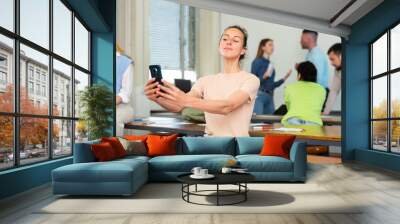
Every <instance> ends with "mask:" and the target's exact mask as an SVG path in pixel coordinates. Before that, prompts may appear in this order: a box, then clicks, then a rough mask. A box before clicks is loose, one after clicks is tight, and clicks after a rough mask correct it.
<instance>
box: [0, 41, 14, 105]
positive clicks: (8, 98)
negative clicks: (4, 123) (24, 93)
mask: <svg viewBox="0 0 400 224" xmlns="http://www.w3.org/2000/svg"><path fill="white" fill-rule="evenodd" d="M13 48H14V44H13V40H12V39H10V38H7V37H5V36H3V35H0V111H1V112H13V111H14V73H13V64H14V63H13V62H14V54H13Z"/></svg>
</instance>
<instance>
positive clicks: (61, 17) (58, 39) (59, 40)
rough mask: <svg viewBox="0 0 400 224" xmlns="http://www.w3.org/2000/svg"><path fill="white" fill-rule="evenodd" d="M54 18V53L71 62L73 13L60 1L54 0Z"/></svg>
mask: <svg viewBox="0 0 400 224" xmlns="http://www.w3.org/2000/svg"><path fill="white" fill-rule="evenodd" d="M53 17H54V20H53V43H54V46H53V51H54V52H55V53H57V54H59V55H61V56H63V57H65V58H67V59H68V60H71V59H72V58H71V51H72V42H71V41H72V40H71V38H72V24H71V18H72V12H71V11H70V10H69V9H68V8H67V7H66V6H65V5H64V4H63V3H62V2H61V1H60V0H53Z"/></svg>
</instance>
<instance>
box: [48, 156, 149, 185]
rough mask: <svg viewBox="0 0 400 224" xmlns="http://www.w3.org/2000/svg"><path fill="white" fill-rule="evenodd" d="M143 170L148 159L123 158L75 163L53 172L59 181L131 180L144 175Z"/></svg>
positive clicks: (145, 169) (145, 170) (144, 170)
mask: <svg viewBox="0 0 400 224" xmlns="http://www.w3.org/2000/svg"><path fill="white" fill-rule="evenodd" d="M142 172H147V163H146V161H143V160H140V159H130V160H129V159H122V160H115V161H109V162H91V163H75V164H70V165H66V166H62V167H59V168H57V169H55V170H53V172H52V173H53V181H58V182H131V181H132V178H133V176H136V175H140V176H142V174H141V173H142ZM146 176H147V174H146Z"/></svg>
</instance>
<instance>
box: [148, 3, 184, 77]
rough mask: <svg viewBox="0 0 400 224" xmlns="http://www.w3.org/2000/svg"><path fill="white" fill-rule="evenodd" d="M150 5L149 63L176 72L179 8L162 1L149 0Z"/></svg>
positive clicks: (178, 44) (177, 63)
mask: <svg viewBox="0 0 400 224" xmlns="http://www.w3.org/2000/svg"><path fill="white" fill-rule="evenodd" d="M150 4H151V6H150V25H149V33H150V63H151V64H160V65H161V66H162V68H163V69H167V70H178V69H180V48H179V46H180V43H179V36H180V28H179V17H180V6H179V4H177V3H174V2H169V1H164V0H151V2H150ZM165 77H166V76H165ZM178 78H182V76H180V77H178ZM173 79H174V78H172V80H173Z"/></svg>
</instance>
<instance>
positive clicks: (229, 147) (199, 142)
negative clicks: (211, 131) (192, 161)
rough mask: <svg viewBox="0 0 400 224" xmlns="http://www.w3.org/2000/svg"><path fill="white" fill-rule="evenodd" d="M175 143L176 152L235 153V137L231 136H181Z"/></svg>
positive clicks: (187, 153) (199, 153)
mask: <svg viewBox="0 0 400 224" xmlns="http://www.w3.org/2000/svg"><path fill="white" fill-rule="evenodd" d="M177 143H178V144H177V154H184V155H202V154H225V155H235V139H234V138H232V137H182V138H181V139H180V140H179V141H178V142H177Z"/></svg>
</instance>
